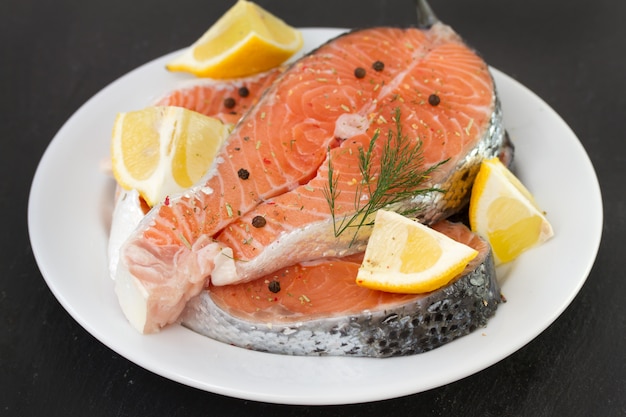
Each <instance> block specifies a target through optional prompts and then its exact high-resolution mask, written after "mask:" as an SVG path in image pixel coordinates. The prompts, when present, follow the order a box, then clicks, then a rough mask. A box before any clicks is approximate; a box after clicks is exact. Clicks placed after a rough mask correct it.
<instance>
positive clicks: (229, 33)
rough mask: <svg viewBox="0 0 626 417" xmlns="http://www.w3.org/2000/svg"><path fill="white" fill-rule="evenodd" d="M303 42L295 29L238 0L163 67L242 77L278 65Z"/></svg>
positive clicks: (213, 75) (193, 72)
mask: <svg viewBox="0 0 626 417" xmlns="http://www.w3.org/2000/svg"><path fill="white" fill-rule="evenodd" d="M302 44H303V40H302V34H301V33H300V32H299V31H298V30H297V29H295V28H293V27H291V26H289V25H288V24H286V23H285V22H283V21H282V20H280V19H279V18H277V17H276V16H274V15H272V14H271V13H269V12H267V11H265V10H264V9H262V8H261V7H259V6H258V5H256V4H255V3H253V2H249V1H244V0H239V1H238V2H237V3H236V4H235V5H234V6H233V7H231V8H230V9H229V10H228V11H227V12H226V13H225V14H224V15H223V16H222V17H221V18H220V19H219V20H218V21H217V22H215V24H213V26H211V27H210V28H209V30H207V31H206V32H205V33H204V34H203V35H202V36H201V37H200V39H198V40H197V41H196V42H195V43H193V44H192V45H191V47H189V48H188V49H187V50H186V51H185V52H184V53H183V54H182V55H180V56H178V57H177V58H175V59H174V60H172V61H171V62H169V63H168V64H167V65H166V67H167V69H169V70H170V71H186V72H191V73H192V74H195V75H197V76H200V77H211V78H236V77H243V76H247V75H252V74H256V73H259V72H263V71H267V70H269V69H271V68H274V67H277V66H278V65H280V64H282V63H283V62H285V61H286V60H287V59H289V58H290V57H291V56H292V55H293V54H294V53H296V52H297V51H298V50H299V49H300V48H302Z"/></svg>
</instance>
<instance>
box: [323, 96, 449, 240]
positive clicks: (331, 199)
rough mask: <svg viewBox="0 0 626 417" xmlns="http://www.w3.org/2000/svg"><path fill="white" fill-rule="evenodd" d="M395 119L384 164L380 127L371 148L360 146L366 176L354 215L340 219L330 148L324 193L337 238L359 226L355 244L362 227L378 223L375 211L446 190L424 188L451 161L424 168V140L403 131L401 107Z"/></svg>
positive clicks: (411, 212) (412, 210) (415, 208)
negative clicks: (376, 153)
mask: <svg viewBox="0 0 626 417" xmlns="http://www.w3.org/2000/svg"><path fill="white" fill-rule="evenodd" d="M394 121H395V125H396V126H395V133H394V132H393V131H392V130H391V129H390V130H389V131H388V132H387V142H385V144H384V145H383V149H382V154H381V159H380V166H377V167H375V166H374V149H375V147H376V143H377V142H378V139H379V137H380V130H376V132H375V133H374V136H373V137H372V140H371V141H370V144H369V147H368V148H367V150H365V149H363V148H362V147H360V148H359V170H360V171H361V176H362V178H363V179H362V181H361V183H360V184H359V185H358V188H357V191H356V194H355V199H354V208H355V210H354V214H352V215H347V216H344V217H343V218H342V219H341V220H339V221H338V219H337V218H336V214H335V210H336V207H335V202H336V200H337V197H338V196H339V194H340V192H341V191H340V190H339V189H338V188H337V184H338V182H339V176H338V175H337V176H335V172H334V169H333V163H332V160H331V158H330V150H329V154H328V184H327V185H325V186H324V190H323V192H324V197H325V198H326V201H327V202H328V206H329V208H330V214H331V216H332V218H333V223H334V233H335V237H338V236H339V235H341V234H342V233H343V232H345V231H346V230H347V229H348V228H355V232H354V236H353V238H352V242H351V243H354V240H355V239H356V237H357V234H358V232H359V229H360V228H361V227H363V226H371V225H372V224H373V223H374V221H373V218H374V217H373V214H375V213H376V211H378V210H380V209H382V208H385V207H387V206H390V205H393V204H395V203H399V202H402V201H404V200H407V199H409V198H414V197H415V196H417V195H420V194H427V193H430V192H444V191H443V190H441V189H439V188H435V187H428V188H421V187H422V184H423V183H424V181H426V180H427V179H428V178H429V177H430V174H431V173H432V172H433V171H434V170H436V169H437V168H439V167H440V166H441V165H442V164H444V163H446V162H447V161H448V160H447V159H446V160H445V161H441V162H439V163H437V164H435V165H433V166H431V167H430V168H428V169H424V168H423V160H424V158H423V154H422V141H421V140H415V141H414V140H411V139H409V138H408V137H407V136H405V135H403V134H402V124H401V123H400V109H399V108H396V111H395V115H394ZM364 194H365V195H367V196H369V199H367V202H365V203H363V202H362V201H361V197H362V196H363V195H364ZM420 210H421V207H420V206H417V205H416V206H413V207H410V208H407V209H404V210H399V211H398V210H396V211H398V212H399V213H400V214H402V215H404V216H411V215H414V214H415V213H417V212H418V211H420Z"/></svg>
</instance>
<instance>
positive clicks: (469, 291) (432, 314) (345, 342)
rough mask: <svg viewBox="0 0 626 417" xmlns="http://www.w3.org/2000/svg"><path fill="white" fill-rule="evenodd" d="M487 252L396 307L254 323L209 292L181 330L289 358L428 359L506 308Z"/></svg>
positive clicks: (184, 316)
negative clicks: (445, 282) (424, 355)
mask: <svg viewBox="0 0 626 417" xmlns="http://www.w3.org/2000/svg"><path fill="white" fill-rule="evenodd" d="M458 227H464V226H460V225H459V226H458ZM485 247H486V248H487V250H486V251H482V252H481V253H480V254H479V255H478V257H477V258H476V259H475V260H474V261H472V262H471V263H470V265H468V267H467V268H466V269H465V271H464V272H463V273H462V274H461V275H460V276H459V277H458V278H456V279H455V280H454V281H453V282H452V283H450V284H448V285H446V286H445V287H443V288H441V289H438V290H436V291H433V292H431V293H428V294H426V295H424V296H423V297H418V298H416V299H414V300H412V301H410V302H404V303H401V304H398V305H395V306H391V307H389V306H387V307H386V308H383V309H379V310H371V311H363V312H362V313H360V314H351V315H343V316H335V317H327V318H318V319H314V320H309V321H306V320H303V321H298V322H294V323H281V322H275V323H273V322H262V321H259V322H253V321H248V320H243V319H240V318H238V317H235V316H233V315H232V314H229V313H228V312H226V311H224V310H223V309H221V308H220V307H219V306H218V305H217V304H216V303H215V302H214V301H213V299H212V298H211V295H210V292H209V291H204V292H202V293H201V294H200V295H199V296H197V297H195V298H194V299H192V300H191V301H190V302H189V303H188V304H187V307H186V309H185V311H184V312H183V314H182V316H181V324H182V325H183V326H185V327H187V328H189V329H191V330H193V331H195V332H197V333H199V334H202V335H204V336H207V337H210V338H212V339H215V340H218V341H221V342H224V343H228V344H231V345H234V346H238V347H242V348H246V349H252V350H257V351H262V352H268V353H276V354H284V355H298V356H360V357H373V358H387V357H394V356H406V355H413V354H418V353H423V352H427V351H429V350H432V349H435V348H437V347H439V346H442V345H444V344H446V343H448V342H451V341H453V340H455V339H457V338H459V337H461V336H464V335H467V334H469V333H471V332H473V331H474V330H476V329H479V328H482V327H484V326H485V325H486V324H487V321H488V320H489V319H490V318H491V317H492V316H493V315H494V314H495V312H496V310H497V308H498V305H499V304H500V303H501V302H502V297H501V294H500V287H499V284H498V281H497V278H496V271H495V267H494V263H493V256H492V253H491V249H490V248H489V246H488V245H485ZM355 285H356V284H355Z"/></svg>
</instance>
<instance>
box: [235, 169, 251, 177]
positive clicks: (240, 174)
mask: <svg viewBox="0 0 626 417" xmlns="http://www.w3.org/2000/svg"><path fill="white" fill-rule="evenodd" d="M237 176H238V177H239V178H241V179H242V180H247V179H248V178H249V177H250V172H248V170H247V169H245V168H241V169H240V170H239V171H237Z"/></svg>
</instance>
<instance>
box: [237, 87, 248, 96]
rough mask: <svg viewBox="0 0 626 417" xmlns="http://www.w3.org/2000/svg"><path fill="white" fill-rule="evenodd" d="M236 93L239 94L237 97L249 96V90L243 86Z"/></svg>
mask: <svg viewBox="0 0 626 417" xmlns="http://www.w3.org/2000/svg"><path fill="white" fill-rule="evenodd" d="M237 93H238V94H239V97H248V96H249V95H250V90H248V87H246V86H243V87H240V88H239V90H237Z"/></svg>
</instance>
